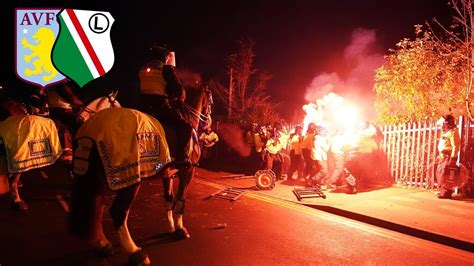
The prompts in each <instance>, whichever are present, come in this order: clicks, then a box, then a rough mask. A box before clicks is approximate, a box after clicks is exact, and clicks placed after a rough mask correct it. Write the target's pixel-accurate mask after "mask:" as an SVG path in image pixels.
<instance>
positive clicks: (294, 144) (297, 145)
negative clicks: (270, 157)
mask: <svg viewBox="0 0 474 266" xmlns="http://www.w3.org/2000/svg"><path fill="white" fill-rule="evenodd" d="M302 142H303V136H301V135H298V134H295V135H293V137H291V139H290V147H291V148H290V149H291V150H294V151H295V155H300V154H301V150H302V149H303V148H302Z"/></svg>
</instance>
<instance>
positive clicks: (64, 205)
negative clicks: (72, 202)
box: [56, 195, 71, 213]
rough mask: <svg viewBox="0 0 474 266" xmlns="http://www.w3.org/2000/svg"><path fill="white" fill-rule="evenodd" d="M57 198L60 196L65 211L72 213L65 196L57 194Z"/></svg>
mask: <svg viewBox="0 0 474 266" xmlns="http://www.w3.org/2000/svg"><path fill="white" fill-rule="evenodd" d="M56 198H58V200H59V203H61V206H63V209H64V211H65V212H67V213H70V212H71V211H70V210H69V205H67V202H66V201H65V200H64V197H63V196H62V195H56Z"/></svg>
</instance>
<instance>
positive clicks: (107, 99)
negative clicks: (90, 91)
mask: <svg viewBox="0 0 474 266" xmlns="http://www.w3.org/2000/svg"><path fill="white" fill-rule="evenodd" d="M117 94H118V91H113V92H111V93H109V94H108V95H107V96H103V97H100V98H97V99H95V100H93V101H92V102H90V103H89V104H88V105H87V106H86V107H84V108H83V109H82V110H81V111H80V112H79V119H80V120H81V121H82V122H85V121H87V120H88V119H89V118H90V117H91V116H93V115H94V114H95V113H97V112H99V111H101V110H104V109H107V108H118V107H122V106H121V105H120V103H119V102H118V101H117V99H116V98H117Z"/></svg>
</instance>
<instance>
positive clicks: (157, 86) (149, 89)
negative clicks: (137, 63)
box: [138, 60, 167, 96]
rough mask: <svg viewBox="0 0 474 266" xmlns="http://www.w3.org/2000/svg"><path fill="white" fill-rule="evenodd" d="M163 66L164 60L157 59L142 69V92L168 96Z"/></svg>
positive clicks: (140, 73) (139, 74)
mask: <svg viewBox="0 0 474 266" xmlns="http://www.w3.org/2000/svg"><path fill="white" fill-rule="evenodd" d="M163 66H164V64H163V62H161V61H159V60H155V61H152V62H150V63H148V64H146V65H144V66H143V67H142V68H141V69H140V72H139V73H138V77H139V78H140V91H141V93H142V94H156V95H161V96H167V94H166V80H165V78H164V76H163Z"/></svg>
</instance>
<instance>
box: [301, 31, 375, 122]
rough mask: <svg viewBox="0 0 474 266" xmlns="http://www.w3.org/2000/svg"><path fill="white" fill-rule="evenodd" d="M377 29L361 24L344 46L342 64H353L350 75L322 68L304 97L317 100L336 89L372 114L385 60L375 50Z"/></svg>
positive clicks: (367, 116)
mask: <svg viewBox="0 0 474 266" xmlns="http://www.w3.org/2000/svg"><path fill="white" fill-rule="evenodd" d="M376 44H377V38H376V34H375V30H370V29H364V28H358V29H355V30H354V31H353V32H352V37H351V42H350V43H349V45H348V46H347V47H346V48H345V49H344V53H343V57H342V58H343V61H342V62H340V64H341V65H349V66H351V68H350V70H349V71H348V74H347V76H345V77H341V75H340V74H339V73H336V72H332V73H326V72H323V73H321V74H319V75H317V76H316V77H315V78H314V79H313V80H312V82H311V84H310V85H309V86H308V87H307V88H306V94H305V99H306V100H307V101H308V102H315V101H316V100H317V99H319V98H322V97H324V96H325V95H327V94H328V93H330V92H335V93H337V94H339V95H341V96H343V97H345V98H349V99H351V100H352V101H353V102H355V103H358V104H359V105H360V108H361V109H362V112H363V113H364V116H365V118H367V119H369V118H371V117H373V108H372V107H373V100H374V92H373V87H374V75H375V70H376V69H377V68H379V67H380V66H381V65H382V64H383V55H382V54H380V53H377V52H375V51H374V50H375V47H376Z"/></svg>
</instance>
